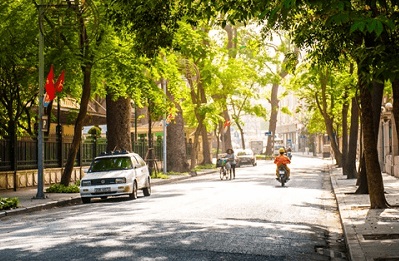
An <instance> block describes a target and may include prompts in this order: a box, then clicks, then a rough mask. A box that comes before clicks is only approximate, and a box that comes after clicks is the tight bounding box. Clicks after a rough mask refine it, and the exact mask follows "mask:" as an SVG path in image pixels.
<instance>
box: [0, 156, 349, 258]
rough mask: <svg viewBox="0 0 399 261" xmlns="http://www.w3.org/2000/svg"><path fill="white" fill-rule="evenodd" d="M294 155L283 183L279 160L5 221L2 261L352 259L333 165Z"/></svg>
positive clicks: (0, 231) (1, 229)
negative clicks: (227, 176)
mask: <svg viewBox="0 0 399 261" xmlns="http://www.w3.org/2000/svg"><path fill="white" fill-rule="evenodd" d="M330 163H331V160H330V161H328V160H322V159H318V158H307V157H301V156H297V155H294V157H293V159H292V164H291V181H289V182H288V183H287V184H286V187H281V186H280V184H279V183H278V182H277V181H276V180H275V174H274V172H275V166H274V164H272V162H271V161H263V160H259V161H258V166H255V167H252V166H243V167H241V168H237V170H236V179H235V180H231V181H230V180H223V181H221V180H220V178H219V174H218V173H215V174H209V175H203V176H198V177H195V178H191V179H188V180H184V181H179V182H176V183H171V184H166V185H161V186H155V187H153V189H152V195H151V196H150V197H143V196H142V193H139V198H138V199H137V200H134V201H131V200H128V198H127V197H126V198H109V199H107V200H99V199H98V200H97V199H95V200H93V203H91V204H79V205H74V206H66V207H62V208H54V209H49V210H45V211H39V212H33V213H30V214H29V213H28V214H21V215H17V216H11V217H7V218H3V219H2V220H1V227H0V234H1V235H2V237H1V238H0V256H1V260H301V259H303V260H345V259H346V258H345V243H344V240H343V239H342V228H341V224H340V220H339V215H338V212H337V207H336V202H335V200H334V196H333V193H332V192H331V184H330V176H329V173H328V172H324V170H326V165H327V164H330Z"/></svg>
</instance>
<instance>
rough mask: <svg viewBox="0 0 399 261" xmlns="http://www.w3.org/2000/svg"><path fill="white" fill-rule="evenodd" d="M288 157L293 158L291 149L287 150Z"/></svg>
mask: <svg viewBox="0 0 399 261" xmlns="http://www.w3.org/2000/svg"><path fill="white" fill-rule="evenodd" d="M287 157H288V158H289V159H290V160H291V158H292V153H291V151H289V152H287Z"/></svg>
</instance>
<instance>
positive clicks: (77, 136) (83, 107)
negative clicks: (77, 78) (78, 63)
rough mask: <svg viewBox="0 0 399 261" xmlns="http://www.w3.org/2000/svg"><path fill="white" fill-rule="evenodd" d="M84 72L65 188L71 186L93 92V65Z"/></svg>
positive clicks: (65, 174)
mask: <svg viewBox="0 0 399 261" xmlns="http://www.w3.org/2000/svg"><path fill="white" fill-rule="evenodd" d="M82 71H83V92H82V97H81V100H80V109H79V113H78V117H77V118H76V122H75V128H74V132H73V139H72V144H71V148H70V150H69V153H68V159H67V162H66V164H65V169H64V173H63V174H62V177H61V184H62V185H64V186H68V185H69V181H70V179H71V176H72V171H73V166H74V165H75V159H76V155H77V154H78V151H79V148H80V142H81V140H82V129H83V127H84V120H85V118H86V114H87V106H88V104H89V100H90V92H91V83H90V79H91V64H89V63H87V64H85V65H83V66H82Z"/></svg>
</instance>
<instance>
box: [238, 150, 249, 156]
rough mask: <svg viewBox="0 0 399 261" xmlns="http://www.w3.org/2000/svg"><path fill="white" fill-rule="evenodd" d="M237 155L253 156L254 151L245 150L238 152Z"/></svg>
mask: <svg viewBox="0 0 399 261" xmlns="http://www.w3.org/2000/svg"><path fill="white" fill-rule="evenodd" d="M237 156H252V151H248V150H244V151H240V152H238V153H237Z"/></svg>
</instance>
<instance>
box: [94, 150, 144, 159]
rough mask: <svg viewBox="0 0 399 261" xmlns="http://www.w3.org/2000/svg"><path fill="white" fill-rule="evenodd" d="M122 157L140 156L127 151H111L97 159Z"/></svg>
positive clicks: (103, 153)
mask: <svg viewBox="0 0 399 261" xmlns="http://www.w3.org/2000/svg"><path fill="white" fill-rule="evenodd" d="M120 156H122V157H123V156H129V157H130V156H138V154H137V153H134V152H129V151H127V150H123V151H111V152H102V153H101V154H100V156H97V157H96V159H99V158H113V157H120Z"/></svg>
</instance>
